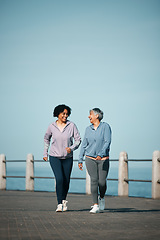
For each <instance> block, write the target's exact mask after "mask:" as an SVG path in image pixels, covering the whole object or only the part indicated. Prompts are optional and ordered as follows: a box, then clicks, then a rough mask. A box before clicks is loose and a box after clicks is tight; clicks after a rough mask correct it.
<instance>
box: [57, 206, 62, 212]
mask: <svg viewBox="0 0 160 240" xmlns="http://www.w3.org/2000/svg"><path fill="white" fill-rule="evenodd" d="M62 207H63V205H62V204H58V205H57V209H56V212H62V210H63V208H62Z"/></svg>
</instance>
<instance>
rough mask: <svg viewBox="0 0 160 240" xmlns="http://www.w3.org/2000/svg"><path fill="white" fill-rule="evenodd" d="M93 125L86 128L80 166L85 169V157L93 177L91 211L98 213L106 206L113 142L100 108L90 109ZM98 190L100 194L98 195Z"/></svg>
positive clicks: (88, 169)
mask: <svg viewBox="0 0 160 240" xmlns="http://www.w3.org/2000/svg"><path fill="white" fill-rule="evenodd" d="M88 118H89V120H90V122H91V125H90V126H88V127H87V128H86V131H85V136H84V139H83V142H82V145H81V150H80V156H79V162H78V166H79V169H80V170H82V169H83V157H84V156H85V163H86V168H87V171H88V173H89V175H90V178H91V193H92V198H93V206H92V207H91V210H90V213H98V212H101V211H103V210H104V208H105V198H104V196H105V192H106V189H107V185H106V178H107V175H108V171H109V151H110V144H111V128H110V126H109V124H108V123H106V122H101V120H102V119H103V112H102V111H101V110H100V109H99V108H93V109H92V110H90V115H89V116H88ZM98 190H99V193H100V196H99V197H98Z"/></svg>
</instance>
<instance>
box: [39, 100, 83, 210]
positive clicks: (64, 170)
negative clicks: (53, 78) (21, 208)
mask: <svg viewBox="0 0 160 240" xmlns="http://www.w3.org/2000/svg"><path fill="white" fill-rule="evenodd" d="M70 114H71V108H70V107H68V106H66V105H64V104H62V105H58V106H56V107H55V109H54V112H53V116H54V117H57V120H56V121H55V122H53V123H52V124H50V125H49V127H48V129H47V131H46V134H45V136H44V155H43V156H44V157H43V159H44V160H45V161H47V159H48V149H49V146H50V141H51V147H50V152H49V161H50V165H51V168H52V170H53V173H54V175H55V179H56V194H57V201H58V206H57V209H56V212H62V211H66V210H67V205H66V204H67V201H66V197H67V193H68V190H69V184H70V175H71V171H72V166H73V151H74V150H76V149H77V148H78V147H79V145H80V143H81V138H80V135H79V132H78V129H77V127H76V125H75V124H74V123H73V122H71V121H69V120H68V117H69V116H70ZM73 140H74V141H73Z"/></svg>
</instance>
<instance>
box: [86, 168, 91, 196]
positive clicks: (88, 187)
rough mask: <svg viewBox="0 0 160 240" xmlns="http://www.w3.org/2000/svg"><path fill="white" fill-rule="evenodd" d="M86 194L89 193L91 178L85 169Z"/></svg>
mask: <svg viewBox="0 0 160 240" xmlns="http://www.w3.org/2000/svg"><path fill="white" fill-rule="evenodd" d="M86 194H91V178H90V176H89V174H88V171H87V169H86Z"/></svg>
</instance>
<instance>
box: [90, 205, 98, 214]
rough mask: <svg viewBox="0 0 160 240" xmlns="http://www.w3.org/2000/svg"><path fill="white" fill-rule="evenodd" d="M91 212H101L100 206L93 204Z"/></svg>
mask: <svg viewBox="0 0 160 240" xmlns="http://www.w3.org/2000/svg"><path fill="white" fill-rule="evenodd" d="M91 208H92V209H91V210H90V213H99V206H98V205H97V204H95V205H93V206H91Z"/></svg>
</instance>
